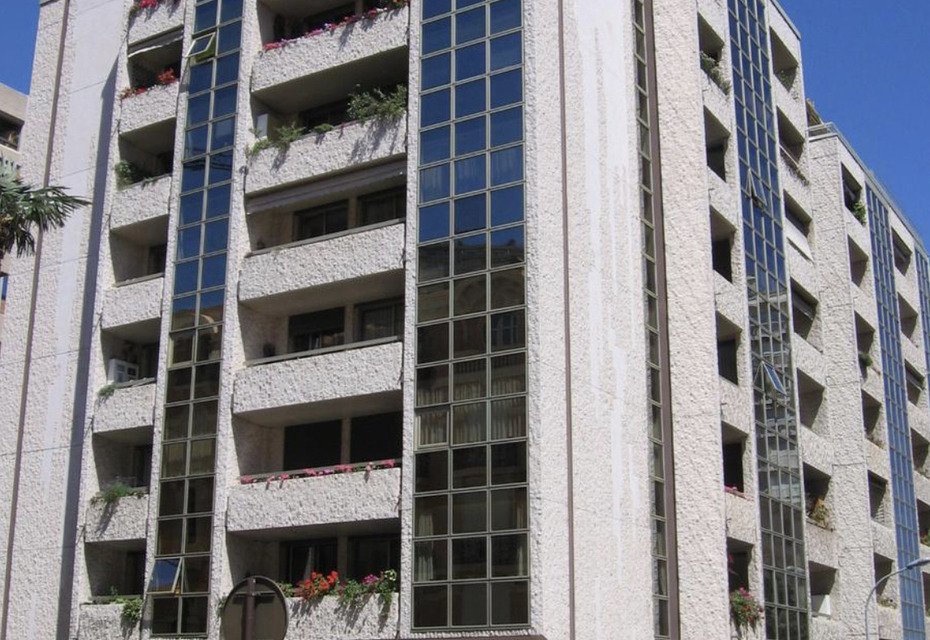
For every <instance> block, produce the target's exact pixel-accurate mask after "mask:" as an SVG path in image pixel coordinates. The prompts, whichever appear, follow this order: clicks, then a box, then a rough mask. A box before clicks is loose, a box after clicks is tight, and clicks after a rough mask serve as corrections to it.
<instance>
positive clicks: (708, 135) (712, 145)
mask: <svg viewBox="0 0 930 640" xmlns="http://www.w3.org/2000/svg"><path fill="white" fill-rule="evenodd" d="M704 139H705V144H706V145H707V166H708V167H709V168H710V169H711V171H713V172H714V173H716V174H717V175H718V176H720V179H721V180H726V179H727V169H726V165H727V146H728V145H729V140H730V133H729V132H728V131H727V129H726V127H724V126H723V125H722V124H720V122H719V121H718V120H717V119H716V118H715V117H714V116H712V115H711V114H710V112H709V111H707V110H706V109H705V110H704Z"/></svg>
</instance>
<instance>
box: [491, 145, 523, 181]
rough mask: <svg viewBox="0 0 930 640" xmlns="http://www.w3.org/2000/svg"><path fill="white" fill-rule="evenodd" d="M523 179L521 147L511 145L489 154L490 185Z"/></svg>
mask: <svg viewBox="0 0 930 640" xmlns="http://www.w3.org/2000/svg"><path fill="white" fill-rule="evenodd" d="M522 179H523V147H522V146H519V147H511V148H510V149H503V150H502V151H495V152H493V153H492V154H491V186H492V187H495V186H497V185H499V184H506V183H508V182H515V181H517V180H522Z"/></svg>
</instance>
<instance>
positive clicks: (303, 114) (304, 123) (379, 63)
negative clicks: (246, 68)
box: [252, 49, 408, 143]
mask: <svg viewBox="0 0 930 640" xmlns="http://www.w3.org/2000/svg"><path fill="white" fill-rule="evenodd" d="M407 68H408V58H407V50H406V49H396V50H392V51H388V52H385V53H382V54H380V55H377V56H372V57H369V58H365V59H364V60H359V61H356V62H350V63H348V64H344V65H341V66H339V67H333V68H329V69H325V70H322V71H320V72H319V73H315V74H312V75H310V76H305V77H303V78H298V79H296V80H292V81H290V82H285V83H282V84H277V85H274V86H271V87H268V88H266V89H262V90H260V91H256V92H254V93H253V94H252V113H253V117H254V119H255V130H256V133H257V135H258V136H259V138H267V139H268V140H269V141H271V142H280V143H283V142H284V141H285V138H286V139H287V140H288V141H290V142H292V141H293V140H294V139H296V138H298V137H300V136H302V135H307V134H310V133H316V134H322V133H325V132H327V131H331V130H333V129H334V128H338V127H340V126H341V125H344V124H348V123H350V122H353V121H356V120H360V119H365V116H364V113H360V112H361V111H363V110H360V109H359V104H358V103H357V102H356V104H355V106H354V107H353V99H352V97H353V96H362V97H368V98H370V99H371V101H372V102H377V103H378V104H379V105H385V106H387V105H393V104H395V103H398V102H402V103H403V104H402V105H400V108H402V109H403V110H405V109H406V99H405V98H404V96H405V95H406V85H407Z"/></svg>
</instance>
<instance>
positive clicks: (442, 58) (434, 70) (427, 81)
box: [421, 53, 452, 90]
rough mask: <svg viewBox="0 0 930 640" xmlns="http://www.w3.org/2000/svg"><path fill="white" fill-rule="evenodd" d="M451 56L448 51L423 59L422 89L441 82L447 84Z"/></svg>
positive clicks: (438, 84)
mask: <svg viewBox="0 0 930 640" xmlns="http://www.w3.org/2000/svg"><path fill="white" fill-rule="evenodd" d="M451 59H452V56H450V55H449V54H448V53H443V54H441V55H438V56H435V57H432V58H427V59H425V60H424V61H423V67H422V72H423V80H422V87H421V88H422V89H424V90H425V89H432V88H433V87H438V86H440V85H443V84H449V79H450V76H449V66H450V64H451Z"/></svg>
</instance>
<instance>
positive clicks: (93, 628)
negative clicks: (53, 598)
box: [80, 603, 129, 640]
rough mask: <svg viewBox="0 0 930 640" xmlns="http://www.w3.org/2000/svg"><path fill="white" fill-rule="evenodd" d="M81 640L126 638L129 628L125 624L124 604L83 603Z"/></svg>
mask: <svg viewBox="0 0 930 640" xmlns="http://www.w3.org/2000/svg"><path fill="white" fill-rule="evenodd" d="M80 625H81V635H80V638H81V640H109V639H110V638H126V637H129V636H127V635H126V632H127V628H126V626H125V625H124V624H123V605H121V604H92V603H84V604H82V605H81V622H80Z"/></svg>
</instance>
